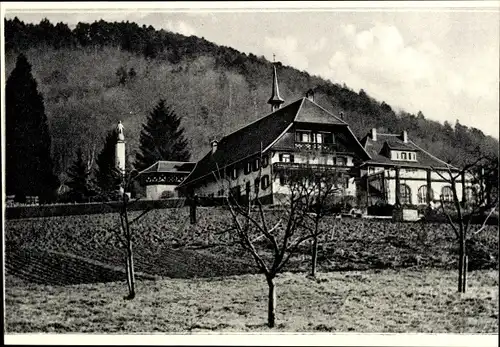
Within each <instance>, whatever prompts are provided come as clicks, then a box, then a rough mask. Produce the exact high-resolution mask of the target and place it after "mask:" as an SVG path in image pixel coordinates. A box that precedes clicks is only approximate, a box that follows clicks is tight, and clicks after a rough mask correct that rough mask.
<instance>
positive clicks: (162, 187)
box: [146, 184, 179, 200]
mask: <svg viewBox="0 0 500 347" xmlns="http://www.w3.org/2000/svg"><path fill="white" fill-rule="evenodd" d="M175 187H177V185H174V184H151V185H147V186H146V199H148V200H158V199H160V198H161V196H162V194H163V193H164V192H170V193H171V194H172V197H178V196H179V194H178V192H177V190H175Z"/></svg>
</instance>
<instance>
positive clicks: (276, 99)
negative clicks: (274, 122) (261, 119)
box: [267, 54, 285, 112]
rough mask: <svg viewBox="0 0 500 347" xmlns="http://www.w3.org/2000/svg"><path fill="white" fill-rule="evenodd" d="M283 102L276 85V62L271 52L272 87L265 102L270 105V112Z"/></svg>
mask: <svg viewBox="0 0 500 347" xmlns="http://www.w3.org/2000/svg"><path fill="white" fill-rule="evenodd" d="M284 102H285V100H283V99H282V98H281V96H280V89H279V86H278V74H277V73H276V62H274V54H273V89H272V94H271V97H270V98H269V100H268V101H267V103H268V104H270V105H271V112H274V111H276V110H278V109H279V108H280V107H281V104H282V103H284Z"/></svg>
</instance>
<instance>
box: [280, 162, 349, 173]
mask: <svg viewBox="0 0 500 347" xmlns="http://www.w3.org/2000/svg"><path fill="white" fill-rule="evenodd" d="M273 169H274V170H275V171H280V170H301V169H302V170H303V169H314V170H317V171H321V170H325V171H330V170H336V171H345V172H347V171H351V170H352V167H347V166H336V165H328V164H308V163H274V164H273Z"/></svg>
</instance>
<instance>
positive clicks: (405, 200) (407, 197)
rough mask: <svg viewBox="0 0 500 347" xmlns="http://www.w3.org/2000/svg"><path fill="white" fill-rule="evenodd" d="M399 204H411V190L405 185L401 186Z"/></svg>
mask: <svg viewBox="0 0 500 347" xmlns="http://www.w3.org/2000/svg"><path fill="white" fill-rule="evenodd" d="M399 202H400V203H401V204H402V205H410V204H411V189H410V187H408V185H406V184H404V183H403V184H401V185H400V186H399Z"/></svg>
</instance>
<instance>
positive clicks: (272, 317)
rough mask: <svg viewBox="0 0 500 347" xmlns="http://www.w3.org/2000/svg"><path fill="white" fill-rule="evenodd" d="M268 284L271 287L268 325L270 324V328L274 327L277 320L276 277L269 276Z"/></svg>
mask: <svg viewBox="0 0 500 347" xmlns="http://www.w3.org/2000/svg"><path fill="white" fill-rule="evenodd" d="M267 286H268V288H269V296H268V308H267V325H268V326H269V328H274V325H275V322H276V288H275V284H274V278H272V277H267Z"/></svg>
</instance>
